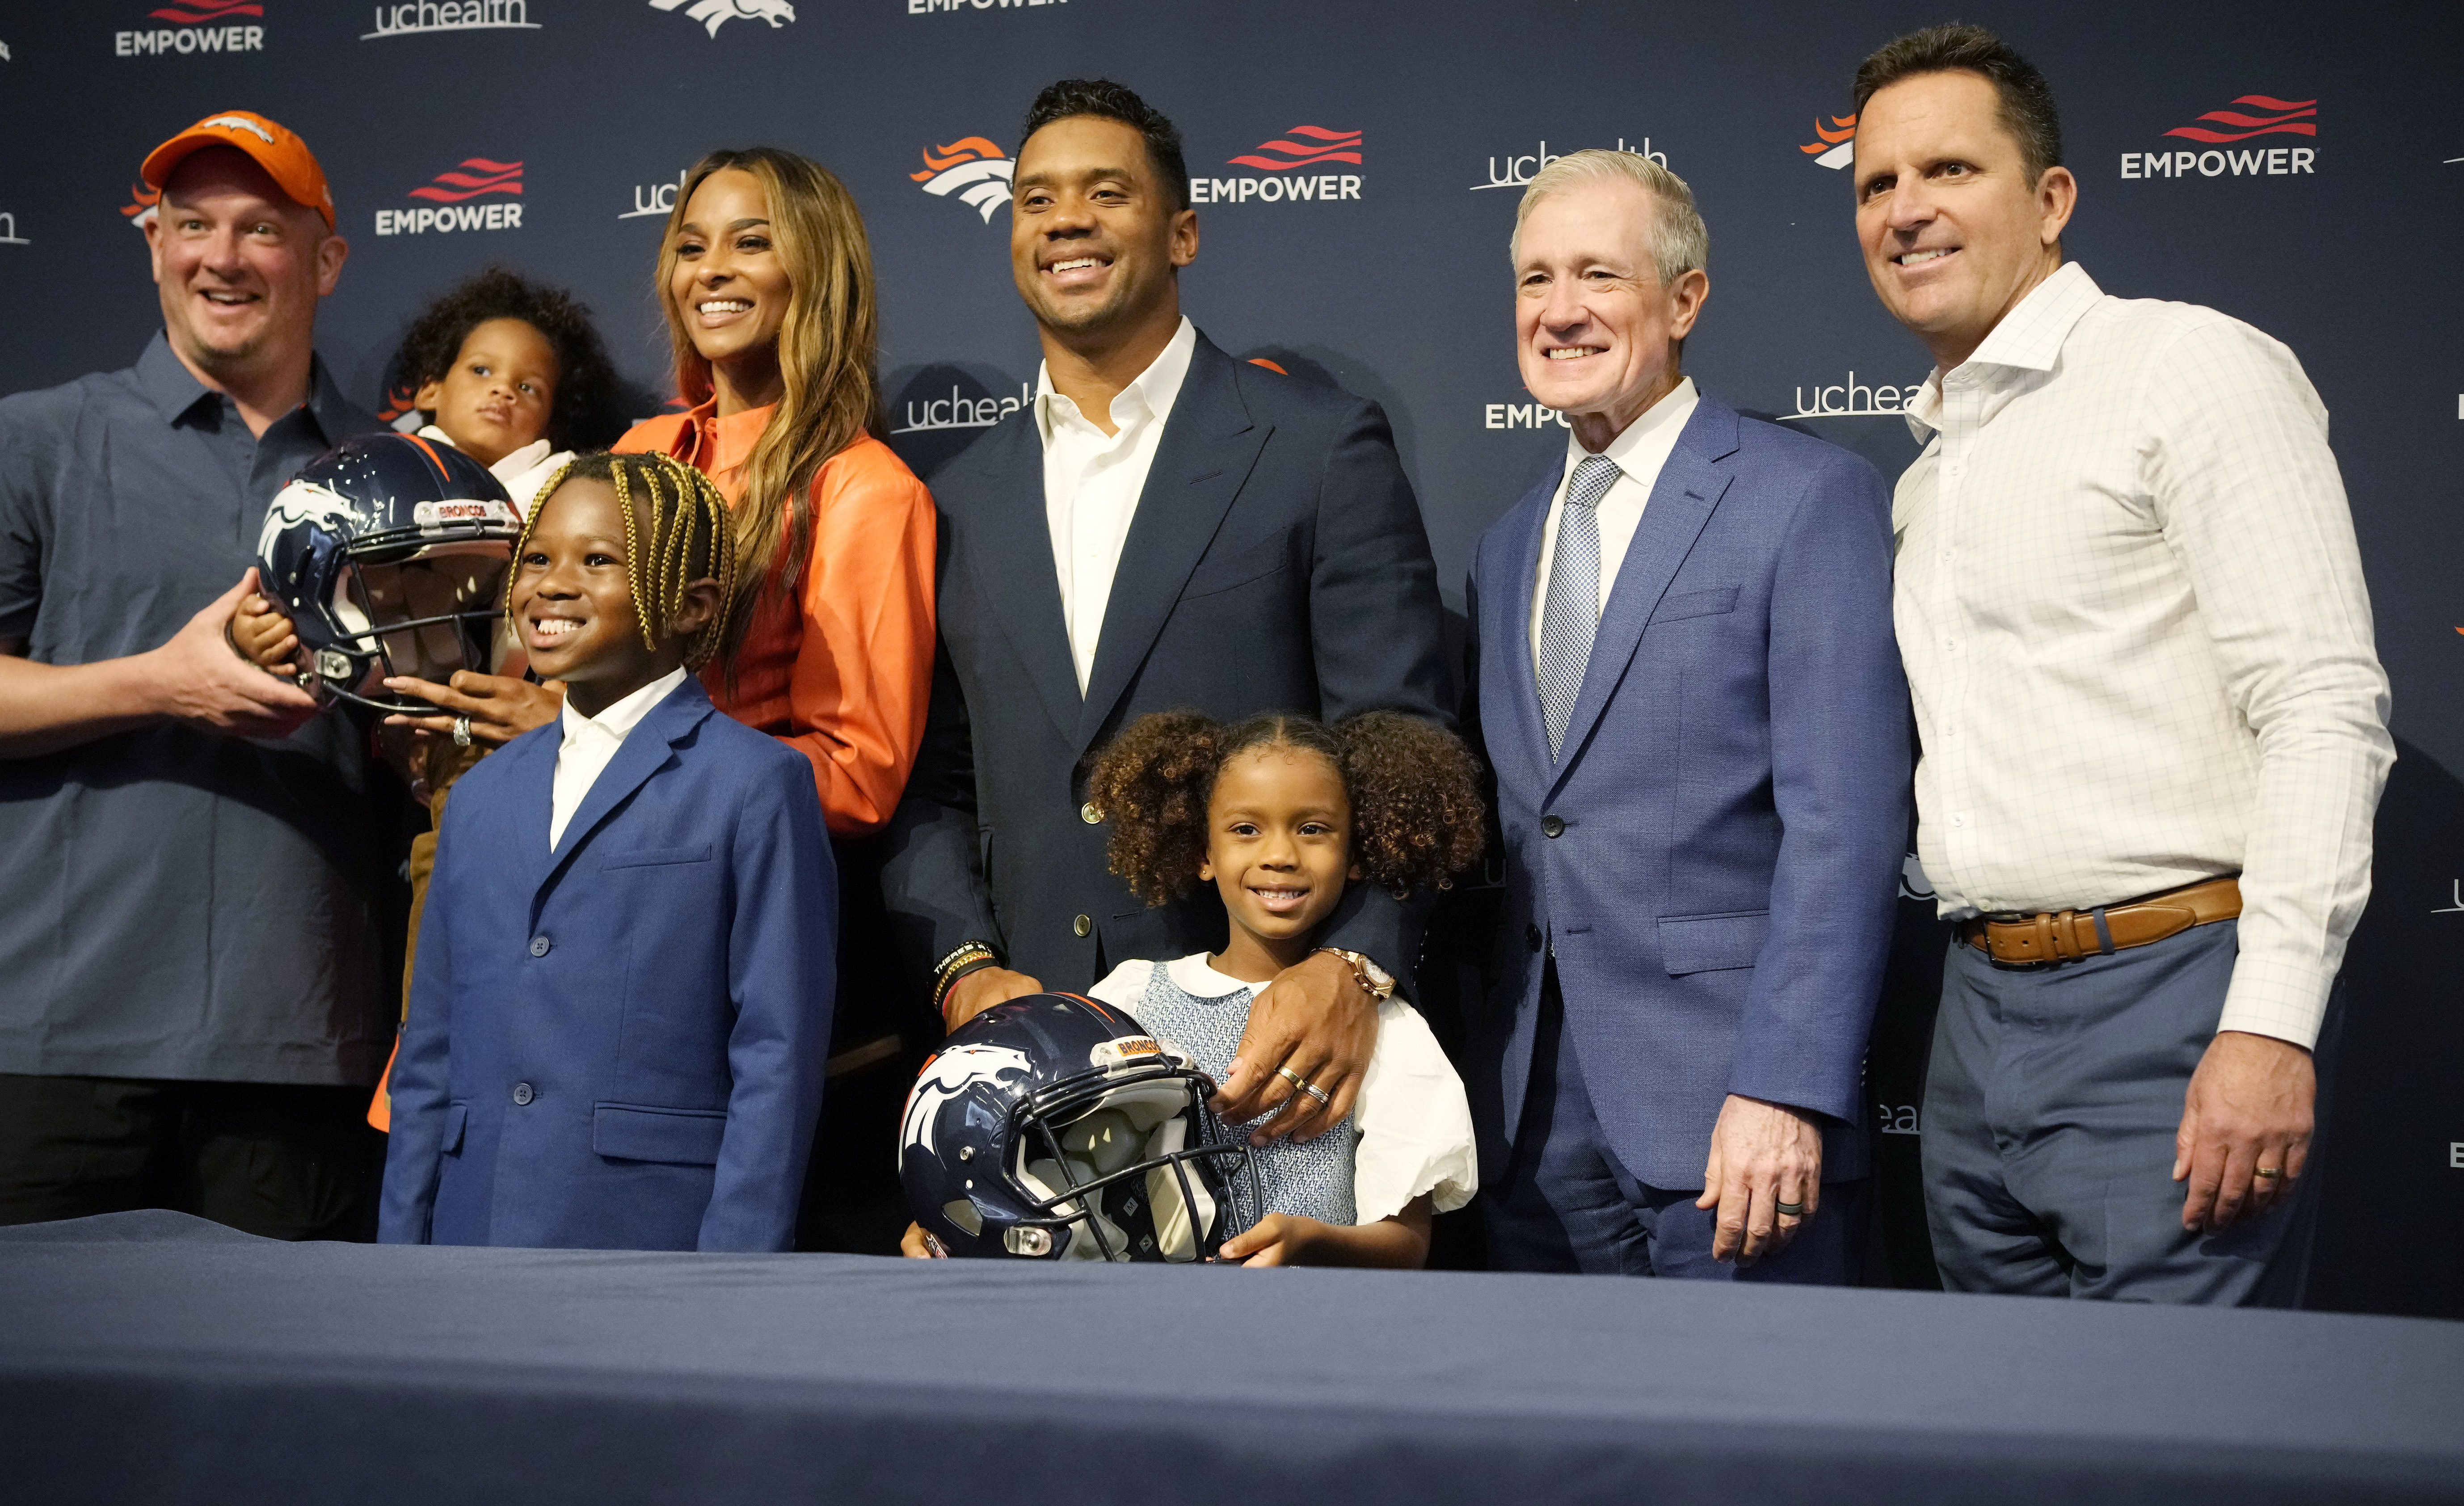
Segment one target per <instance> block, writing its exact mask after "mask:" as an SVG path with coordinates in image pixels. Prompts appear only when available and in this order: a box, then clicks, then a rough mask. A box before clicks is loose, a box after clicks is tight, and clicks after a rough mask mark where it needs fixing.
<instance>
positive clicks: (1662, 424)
mask: <svg viewBox="0 0 2464 1506" xmlns="http://www.w3.org/2000/svg"><path fill="white" fill-rule="evenodd" d="M1695 401H1696V395H1695V391H1694V379H1693V378H1692V377H1686V378H1684V379H1683V381H1681V382H1679V383H1678V384H1677V386H1676V387H1674V388H1670V389H1669V391H1668V392H1667V394H1666V395H1665V396H1663V397H1661V400H1660V401H1659V402H1657V403H1654V404H1652V405H1651V406H1650V407H1649V408H1646V409H1644V410H1642V412H1641V414H1640V415H1639V417H1637V418H1636V419H1635V421H1634V422H1633V423H1630V424H1628V425H1626V426H1625V429H1624V431H1623V432H1620V433H1619V434H1618V435H1617V437H1616V438H1615V439H1612V440H1610V441H1609V447H1608V448H1607V449H1605V450H1603V451H1601V452H1600V454H1604V455H1606V456H1608V457H1609V458H1610V459H1612V460H1614V461H1616V462H1617V470H1618V472H1619V473H1621V474H1620V475H1619V476H1617V480H1616V481H1615V482H1614V483H1613V484H1612V485H1611V486H1610V487H1609V489H1608V491H1607V492H1606V493H1605V494H1603V495H1602V496H1601V498H1600V500H1599V505H1598V507H1597V508H1596V509H1595V511H1597V512H1598V514H1599V515H1600V584H1599V595H1598V597H1597V599H1596V600H1595V602H1594V604H1593V608H1592V610H1593V614H1594V615H1595V616H1596V615H1597V614H1598V613H1599V611H1600V610H1601V609H1604V608H1605V607H1606V606H1607V605H1608V599H1609V591H1610V590H1611V588H1613V587H1615V586H1616V585H1617V571H1618V569H1619V568H1621V567H1622V566H1623V565H1624V564H1625V551H1626V546H1627V545H1629V544H1631V543H1634V531H1635V530H1636V529H1637V528H1639V527H1641V526H1642V509H1643V507H1644V505H1645V504H1647V503H1648V502H1650V500H1651V489H1652V488H1653V487H1654V486H1656V485H1658V484H1659V482H1660V470H1661V467H1662V466H1664V465H1666V464H1667V463H1668V456H1669V454H1670V452H1672V451H1674V450H1675V449H1676V448H1677V436H1678V435H1679V434H1680V433H1682V432H1684V429H1685V420H1686V419H1688V418H1691V417H1692V416H1694V404H1695ZM1591 457H1592V453H1591V452H1590V451H1589V450H1586V449H1584V448H1583V442H1582V441H1581V440H1579V439H1576V438H1575V437H1574V436H1573V435H1572V434H1568V435H1567V436H1566V474H1565V475H1564V476H1559V477H1558V478H1557V491H1556V495H1555V496H1553V497H1551V498H1549V516H1548V518H1547V519H1546V520H1543V521H1542V522H1541V524H1540V574H1539V576H1538V578H1537V579H1536V580H1534V581H1533V583H1532V591H1531V663H1532V666H1533V668H1534V670H1535V671H1536V670H1537V668H1538V667H1539V663H1540V617H1541V613H1542V612H1543V611H1544V610H1545V609H1547V607H1548V605H1549V567H1550V565H1551V564H1552V563H1554V561H1555V559H1556V555H1557V520H1558V518H1560V517H1561V516H1563V515H1564V513H1565V511H1566V488H1567V487H1568V486H1570V485H1572V484H1573V479H1574V468H1575V467H1576V466H1578V465H1581V464H1582V463H1583V462H1584V461H1586V460H1588V459H1590V458H1591Z"/></svg>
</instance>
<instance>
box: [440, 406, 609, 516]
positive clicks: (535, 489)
mask: <svg viewBox="0 0 2464 1506" xmlns="http://www.w3.org/2000/svg"><path fill="white" fill-rule="evenodd" d="M419 437H420V438H422V439H428V440H433V441H434V442H436V443H438V444H447V445H452V444H453V436H452V435H451V434H449V433H447V432H445V431H444V430H442V429H439V428H437V427H436V426H435V425H434V424H425V425H422V426H421V428H420V431H419ZM453 448H454V449H456V450H459V449H461V448H462V447H461V446H460V445H453ZM548 451H549V442H548V441H547V440H545V439H534V440H532V441H531V442H530V443H529V444H526V445H524V446H522V447H521V448H520V449H519V450H513V451H508V452H507V453H506V454H503V455H501V456H499V457H498V458H497V460H496V463H495V465H492V466H490V467H488V473H489V474H490V475H491V476H495V478H496V479H497V481H498V482H499V483H501V484H502V485H503V486H504V488H505V495H506V496H508V497H511V498H513V499H514V511H515V512H517V513H518V514H520V515H521V516H522V517H524V518H527V517H529V516H530V513H531V502H532V500H533V499H534V498H537V497H538V496H539V488H540V487H542V486H544V485H546V484H547V478H548V477H549V476H554V475H555V474H556V473H557V472H559V471H561V470H563V469H564V467H565V466H566V465H567V464H568V463H570V462H571V461H572V459H573V452H572V451H570V450H559V451H557V452H556V453H555V454H549V453H548Z"/></svg>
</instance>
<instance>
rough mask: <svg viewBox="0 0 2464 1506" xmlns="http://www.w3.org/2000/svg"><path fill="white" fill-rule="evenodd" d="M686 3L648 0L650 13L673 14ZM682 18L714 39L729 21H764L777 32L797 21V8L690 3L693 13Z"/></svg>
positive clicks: (745, 1) (769, 2) (748, 1)
mask: <svg viewBox="0 0 2464 1506" xmlns="http://www.w3.org/2000/svg"><path fill="white" fill-rule="evenodd" d="M684 3H685V0H650V9H651V10H653V11H673V10H676V9H678V8H680V7H682V6H683V5H684ZM685 14H686V15H687V16H689V17H691V18H692V19H693V20H695V21H699V22H701V23H702V24H703V25H704V26H706V27H708V28H710V34H711V35H713V36H716V35H717V34H718V29H719V28H720V27H722V26H725V25H726V24H727V23H728V22H730V21H767V22H769V23H770V27H771V30H773V31H776V30H778V29H779V28H780V27H781V26H782V25H784V24H785V23H787V22H789V21H792V20H794V19H796V8H795V7H794V6H791V5H789V4H788V3H787V0H693V9H692V10H690V11H685Z"/></svg>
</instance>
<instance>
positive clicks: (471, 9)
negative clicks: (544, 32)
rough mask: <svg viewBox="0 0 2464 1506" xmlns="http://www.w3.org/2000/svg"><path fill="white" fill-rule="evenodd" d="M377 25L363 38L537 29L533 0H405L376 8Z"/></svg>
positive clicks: (534, 30) (365, 33) (371, 40)
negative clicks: (533, 18)
mask: <svg viewBox="0 0 2464 1506" xmlns="http://www.w3.org/2000/svg"><path fill="white" fill-rule="evenodd" d="M376 14H377V21H376V26H377V29H376V30H375V31H373V32H364V33H361V35H360V40H361V41H363V42H373V41H376V40H377V39H378V38H380V37H385V36H416V35H418V34H420V33H423V32H536V31H538V30H539V23H538V22H537V21H534V20H532V19H531V8H530V4H529V0H403V3H401V4H398V5H381V6H379V7H377V8H376Z"/></svg>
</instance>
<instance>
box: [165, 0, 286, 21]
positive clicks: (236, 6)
mask: <svg viewBox="0 0 2464 1506" xmlns="http://www.w3.org/2000/svg"><path fill="white" fill-rule="evenodd" d="M145 13H146V14H147V15H150V16H152V17H153V18H154V19H155V20H157V21H176V22H178V23H179V24H180V25H182V26H202V25H204V24H205V23H206V22H208V21H228V20H230V19H231V17H232V16H235V15H257V16H261V15H263V14H265V7H263V6H261V5H258V4H257V3H256V0H173V3H172V4H170V5H166V6H165V7H164V8H163V9H162V10H160V11H146V12H145Z"/></svg>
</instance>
